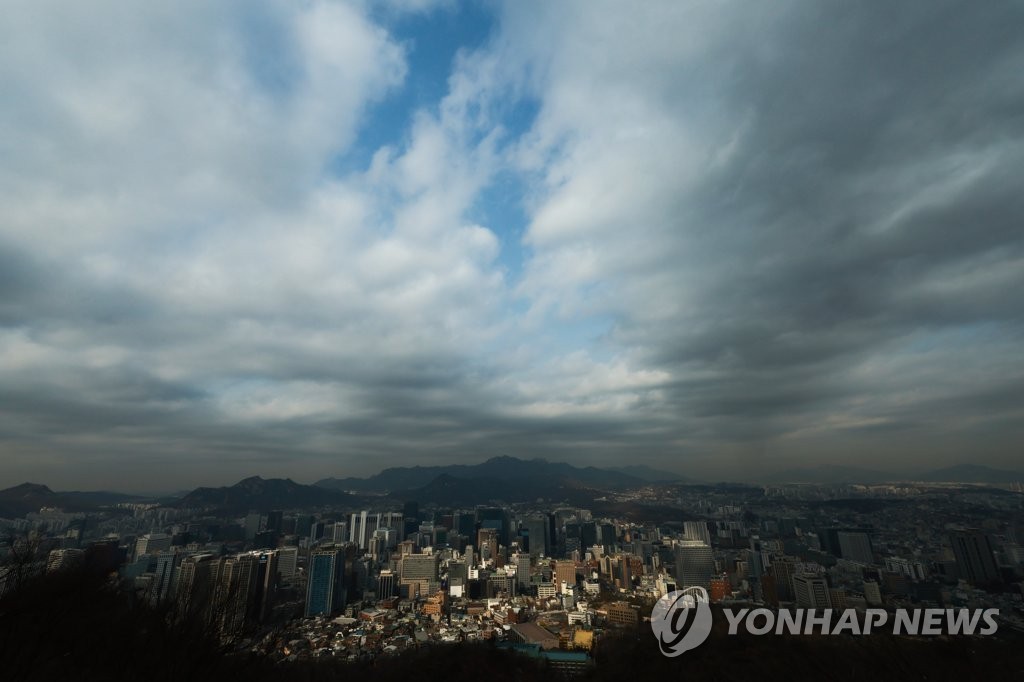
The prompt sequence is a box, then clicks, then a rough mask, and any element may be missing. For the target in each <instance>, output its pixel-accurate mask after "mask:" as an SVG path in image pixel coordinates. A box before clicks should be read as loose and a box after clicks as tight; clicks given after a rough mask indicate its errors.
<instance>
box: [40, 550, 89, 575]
mask: <svg viewBox="0 0 1024 682" xmlns="http://www.w3.org/2000/svg"><path fill="white" fill-rule="evenodd" d="M82 554H83V552H82V550H80V549H51V550H50V553H49V554H48V555H47V558H46V572H47V573H53V572H55V571H62V570H64V569H65V568H71V567H72V566H74V565H75V564H77V563H78V562H80V561H81V560H82Z"/></svg>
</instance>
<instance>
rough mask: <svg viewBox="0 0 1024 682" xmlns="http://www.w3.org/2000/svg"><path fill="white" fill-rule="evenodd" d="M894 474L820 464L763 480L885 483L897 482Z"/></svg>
mask: <svg viewBox="0 0 1024 682" xmlns="http://www.w3.org/2000/svg"><path fill="white" fill-rule="evenodd" d="M898 480H901V477H900V476H899V475H896V474H890V473H886V472H884V471H875V470H873V469H860V468H858V467H848V466H841V465H839V464H820V465H818V466H814V467H805V468H800V469H787V470H785V471H780V472H778V473H776V474H773V475H771V476H766V477H765V478H764V479H763V482H765V483H815V484H819V485H822V484H829V483H886V482H888V481H898Z"/></svg>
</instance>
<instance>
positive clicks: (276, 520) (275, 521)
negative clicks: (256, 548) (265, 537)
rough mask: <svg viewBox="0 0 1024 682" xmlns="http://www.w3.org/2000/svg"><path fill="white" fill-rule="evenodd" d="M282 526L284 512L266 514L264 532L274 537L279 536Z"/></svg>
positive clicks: (277, 511)
mask: <svg viewBox="0 0 1024 682" xmlns="http://www.w3.org/2000/svg"><path fill="white" fill-rule="evenodd" d="M283 526H284V512H282V511H280V510H275V511H272V512H270V513H269V514H267V522H266V525H265V526H264V530H268V531H270V532H271V533H274V534H275V535H279V534H280V533H281V530H282V528H283Z"/></svg>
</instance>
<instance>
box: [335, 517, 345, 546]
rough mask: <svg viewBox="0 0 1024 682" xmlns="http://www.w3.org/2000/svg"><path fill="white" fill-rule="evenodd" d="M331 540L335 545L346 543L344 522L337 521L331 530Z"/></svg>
mask: <svg viewBox="0 0 1024 682" xmlns="http://www.w3.org/2000/svg"><path fill="white" fill-rule="evenodd" d="M331 540H332V541H333V542H334V544H336V545H343V544H345V542H347V541H348V524H346V523H345V522H344V521H338V522H337V523H335V524H334V527H333V528H331Z"/></svg>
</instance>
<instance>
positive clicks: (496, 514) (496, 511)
mask: <svg viewBox="0 0 1024 682" xmlns="http://www.w3.org/2000/svg"><path fill="white" fill-rule="evenodd" d="M476 519H477V522H478V523H479V525H480V528H481V529H484V528H491V529H494V530H496V531H497V532H498V543H499V544H502V545H505V546H506V547H507V546H508V544H509V535H510V526H511V522H510V519H509V514H508V511H507V510H505V509H501V508H499V507H481V508H480V509H477V510H476Z"/></svg>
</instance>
